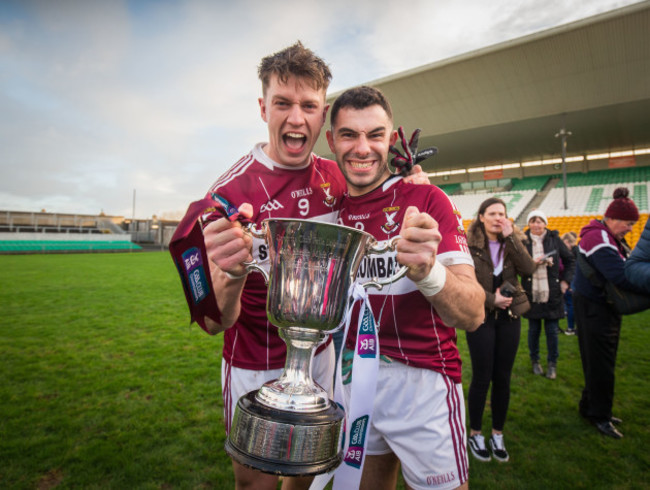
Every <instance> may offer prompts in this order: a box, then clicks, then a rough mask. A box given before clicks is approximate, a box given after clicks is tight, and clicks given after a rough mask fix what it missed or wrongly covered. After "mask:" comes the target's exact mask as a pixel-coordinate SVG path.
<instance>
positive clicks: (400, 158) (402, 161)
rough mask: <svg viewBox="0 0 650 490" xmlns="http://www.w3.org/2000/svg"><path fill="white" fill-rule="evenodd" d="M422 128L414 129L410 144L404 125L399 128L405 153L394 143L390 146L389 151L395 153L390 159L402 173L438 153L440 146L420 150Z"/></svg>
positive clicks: (406, 172)
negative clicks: (419, 142) (419, 141)
mask: <svg viewBox="0 0 650 490" xmlns="http://www.w3.org/2000/svg"><path fill="white" fill-rule="evenodd" d="M420 131H421V130H420V129H416V130H415V131H413V134H412V135H411V139H410V140H409V142H408V144H407V143H406V136H405V135H404V128H403V127H402V126H400V127H399V129H398V130H397V134H398V135H399V138H400V140H401V142H402V148H404V154H402V152H400V151H399V150H398V149H397V148H395V147H394V146H393V145H391V146H390V148H389V151H390V152H391V153H392V154H393V155H395V156H394V157H393V159H392V160H391V161H390V163H391V165H392V166H393V167H395V168H396V169H397V171H398V172H399V173H400V174H402V175H406V174H408V173H409V172H410V171H411V169H412V168H413V165H417V164H418V163H420V162H421V161H423V160H426V159H427V158H429V157H431V156H433V155H435V154H436V153H438V148H436V147H435V146H432V147H431V148H426V149H424V150H420V151H418V140H419V139H420Z"/></svg>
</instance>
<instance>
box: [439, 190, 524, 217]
mask: <svg viewBox="0 0 650 490" xmlns="http://www.w3.org/2000/svg"><path fill="white" fill-rule="evenodd" d="M536 193H537V191H535V190H533V189H529V190H522V191H515V192H513V191H507V192H494V193H492V192H483V193H479V194H462V195H458V196H450V197H451V200H452V201H453V202H454V204H456V207H457V208H458V210H459V211H460V214H461V216H463V218H464V219H471V218H474V216H476V211H477V210H478V207H479V206H480V205H481V203H482V202H483V201H484V200H485V199H487V198H488V197H492V196H495V197H499V198H501V199H503V201H504V202H505V203H506V207H507V209H508V216H510V217H511V218H514V219H515V220H516V219H517V217H518V216H519V215H520V214H521V212H522V211H523V210H524V209H525V208H526V206H528V203H529V202H530V201H531V199H533V197H535V195H536Z"/></svg>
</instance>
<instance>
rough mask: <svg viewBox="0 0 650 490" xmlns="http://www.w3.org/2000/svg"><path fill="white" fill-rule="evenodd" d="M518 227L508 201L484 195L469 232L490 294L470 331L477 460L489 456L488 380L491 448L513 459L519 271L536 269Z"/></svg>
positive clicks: (523, 303)
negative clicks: (506, 431) (509, 423)
mask: <svg viewBox="0 0 650 490" xmlns="http://www.w3.org/2000/svg"><path fill="white" fill-rule="evenodd" d="M518 233H519V232H518V230H516V229H515V228H514V226H513V224H512V222H511V221H510V220H509V219H508V215H507V211H506V205H505V203H504V202H503V201H502V200H501V199H498V198H495V197H492V198H489V199H486V200H485V201H483V203H482V204H481V205H480V207H479V209H478V214H477V217H476V219H474V221H472V223H471V224H470V226H469V230H468V232H467V241H468V244H469V249H470V252H471V254H472V258H473V259H474V267H475V271H476V277H477V279H478V281H479V283H480V284H481V286H483V289H484V290H485V296H486V297H485V322H484V323H483V324H482V325H481V326H480V327H479V328H478V329H477V330H475V331H474V332H471V333H469V332H468V333H467V334H466V335H467V345H468V347H469V353H470V357H471V360H472V381H471V384H470V387H469V394H468V407H469V422H470V434H469V447H470V451H471V453H472V455H473V456H474V457H475V458H476V459H478V460H479V461H489V460H490V459H491V456H490V451H488V449H487V448H486V446H485V439H484V437H483V435H482V433H481V425H482V420H483V411H484V409H485V402H486V399H487V393H488V390H489V389H490V384H491V385H492V395H491V406H492V432H491V436H490V442H489V445H490V450H491V452H492V456H494V459H496V460H497V461H501V462H506V461H508V459H509V455H508V452H507V451H506V447H505V444H504V441H503V427H504V425H505V421H506V414H507V412H508V403H509V401H510V376H511V373H512V366H513V365H514V362H515V356H516V354H517V348H518V347H519V336H520V333H521V318H520V316H521V315H522V314H523V313H524V312H525V311H526V310H527V309H528V308H529V304H528V299H527V297H526V293H525V292H524V290H523V288H522V287H521V284H520V283H519V279H518V277H517V276H520V275H530V274H532V273H533V271H534V270H535V266H536V264H535V262H534V261H533V259H532V258H531V257H530V255H529V254H528V252H527V251H526V247H524V245H523V244H522V241H521V238H520V237H519V235H518Z"/></svg>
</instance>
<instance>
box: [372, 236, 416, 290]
mask: <svg viewBox="0 0 650 490" xmlns="http://www.w3.org/2000/svg"><path fill="white" fill-rule="evenodd" d="M400 238H402V237H400V236H396V237H394V238H392V239H391V240H390V241H388V243H386V245H377V242H375V243H374V244H373V245H371V246H370V248H369V249H368V252H366V253H367V254H369V255H372V254H383V253H385V252H388V251H389V250H395V247H397V242H398V241H399V239H400ZM408 270H409V268H408V267H406V266H402V267H400V269H399V270H398V271H397V272H396V273H395V274H393V275H392V276H390V277H389V278H388V279H383V280H379V279H377V278H376V277H373V278H372V279H371V280H370V281H368V282H364V283H363V284H361V285H362V286H363V287H364V289H368V288H376V289H379V290H381V289H383V287H384V286H386V285H388V284H392V283H394V282H395V281H398V280H399V279H401V278H402V277H404V276H405V275H406V273H407V272H408Z"/></svg>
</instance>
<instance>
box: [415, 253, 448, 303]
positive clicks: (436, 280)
mask: <svg viewBox="0 0 650 490" xmlns="http://www.w3.org/2000/svg"><path fill="white" fill-rule="evenodd" d="M446 280H447V268H446V267H445V266H444V265H442V264H441V263H440V262H438V261H437V260H436V263H435V264H434V265H433V267H432V268H431V271H430V272H429V275H428V276H427V277H425V278H424V279H421V280H419V281H418V282H416V283H415V285H416V286H417V287H418V289H419V290H420V292H421V293H422V294H424V295H425V296H434V295H436V294H438V293H439V292H440V291H442V288H444V287H445V281H446Z"/></svg>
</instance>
